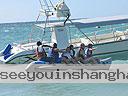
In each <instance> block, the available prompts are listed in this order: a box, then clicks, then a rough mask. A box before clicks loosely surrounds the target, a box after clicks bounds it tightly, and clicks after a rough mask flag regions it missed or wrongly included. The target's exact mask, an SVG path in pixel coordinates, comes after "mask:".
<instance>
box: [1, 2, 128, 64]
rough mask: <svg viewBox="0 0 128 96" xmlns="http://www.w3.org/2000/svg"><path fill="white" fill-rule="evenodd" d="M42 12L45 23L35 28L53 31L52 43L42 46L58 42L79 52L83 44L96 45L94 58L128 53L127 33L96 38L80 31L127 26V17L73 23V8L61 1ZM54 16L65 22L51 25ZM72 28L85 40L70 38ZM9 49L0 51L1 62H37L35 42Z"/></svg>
mask: <svg viewBox="0 0 128 96" xmlns="http://www.w3.org/2000/svg"><path fill="white" fill-rule="evenodd" d="M49 1H50V0H49ZM40 3H41V2H40ZM46 3H47V4H46ZM41 5H42V4H41ZM41 9H42V10H41V11H40V14H39V16H40V15H42V14H43V15H44V14H45V15H46V22H45V24H36V25H35V26H37V27H40V28H43V29H44V32H45V29H46V28H50V31H51V32H52V33H51V34H52V36H51V41H50V42H48V41H42V43H43V44H47V45H52V44H53V43H57V44H58V48H59V49H65V48H66V47H67V46H69V45H70V44H73V45H74V46H75V47H76V49H77V48H78V47H79V46H80V44H81V43H84V44H85V45H86V46H87V45H88V44H89V43H92V44H93V46H94V47H96V50H95V51H94V53H93V54H94V55H103V54H110V53H118V52H125V51H128V30H126V31H118V30H117V31H112V32H111V33H104V34H99V35H97V34H96V33H95V35H94V36H87V35H86V34H85V33H84V32H83V31H82V30H81V29H80V28H83V27H94V26H95V27H96V26H103V25H107V24H108V25H109V24H118V21H121V20H122V22H124V23H126V20H128V16H121V17H106V18H100V19H98V18H97V19H74V20H70V19H69V17H70V14H71V13H70V9H69V8H68V7H67V5H66V4H65V2H60V3H58V4H57V5H56V6H55V7H54V4H52V2H49V3H48V2H45V6H41ZM54 9H55V10H54ZM53 10H54V11H53ZM54 14H55V15H56V16H57V17H59V18H66V20H65V22H62V21H61V22H60V21H59V22H54V23H49V21H48V18H49V17H51V16H52V15H54ZM38 18H39V17H38ZM38 18H37V19H38ZM70 26H74V27H76V28H77V29H78V30H79V31H80V33H82V34H83V35H84V37H82V38H79V37H78V38H75V39H69V38H68V37H69V36H68V32H69V30H68V29H67V28H69V27H70ZM112 29H113V28H112ZM9 46H10V47H8V46H7V47H6V48H5V49H3V50H2V51H1V52H0V63H13V64H14V63H16V64H17V63H18V64H19V63H22V64H23V63H30V62H32V61H34V60H35V58H33V56H34V50H35V48H36V42H33V43H27V44H14V45H9ZM5 53H6V54H5Z"/></svg>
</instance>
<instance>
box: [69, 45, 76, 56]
mask: <svg viewBox="0 0 128 96" xmlns="http://www.w3.org/2000/svg"><path fill="white" fill-rule="evenodd" d="M69 47H70V53H71V56H72V58H75V50H74V46H73V45H70V46H69Z"/></svg>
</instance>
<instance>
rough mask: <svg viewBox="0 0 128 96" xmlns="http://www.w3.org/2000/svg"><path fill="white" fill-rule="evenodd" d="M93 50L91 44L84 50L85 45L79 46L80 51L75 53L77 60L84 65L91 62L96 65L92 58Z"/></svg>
mask: <svg viewBox="0 0 128 96" xmlns="http://www.w3.org/2000/svg"><path fill="white" fill-rule="evenodd" d="M93 50H94V49H93V48H92V44H88V47H87V49H86V50H85V45H84V43H82V44H81V45H80V49H79V51H78V53H77V59H78V61H80V62H81V63H83V64H86V63H88V62H92V63H93V64H96V63H97V61H96V60H95V59H94V58H93V57H92V51H93Z"/></svg>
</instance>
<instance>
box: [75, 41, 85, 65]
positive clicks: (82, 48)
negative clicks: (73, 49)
mask: <svg viewBox="0 0 128 96" xmlns="http://www.w3.org/2000/svg"><path fill="white" fill-rule="evenodd" d="M76 57H77V59H78V61H80V62H81V63H83V64H84V63H85V45H84V43H82V44H81V45H80V49H79V50H78V52H77V55H76Z"/></svg>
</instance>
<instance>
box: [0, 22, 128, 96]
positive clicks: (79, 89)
mask: <svg viewBox="0 0 128 96" xmlns="http://www.w3.org/2000/svg"><path fill="white" fill-rule="evenodd" d="M127 25H128V24H127V23H124V24H122V23H120V24H116V25H106V26H100V28H97V27H92V28H83V29H81V30H82V31H84V32H85V33H86V34H88V35H91V34H92V32H94V31H96V32H98V31H99V30H100V34H103V33H105V32H111V31H112V30H113V31H114V30H118V31H125V30H126V29H127V27H126V26H127ZM120 26H123V27H120ZM109 28H110V30H106V29H109ZM111 28H113V29H111ZM97 34H99V33H97ZM50 36H51V35H50V32H49V33H46V34H45V35H43V31H42V29H40V28H38V27H36V26H35V23H34V22H29V23H27V22H26V23H9V24H0V50H2V49H3V48H4V47H5V46H6V45H7V44H12V43H22V42H28V41H29V40H33V41H38V40H42V39H43V40H50ZM70 36H71V38H76V37H82V34H80V33H79V32H78V30H77V29H75V28H73V29H71V34H70ZM110 56H111V57H112V59H113V62H112V63H113V64H118V63H122V64H126V63H128V54H127V53H126V52H125V53H119V54H110ZM127 90H128V84H0V96H127V94H128V91H127Z"/></svg>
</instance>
